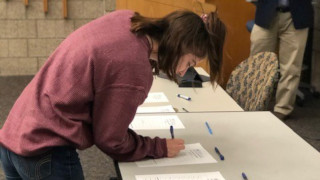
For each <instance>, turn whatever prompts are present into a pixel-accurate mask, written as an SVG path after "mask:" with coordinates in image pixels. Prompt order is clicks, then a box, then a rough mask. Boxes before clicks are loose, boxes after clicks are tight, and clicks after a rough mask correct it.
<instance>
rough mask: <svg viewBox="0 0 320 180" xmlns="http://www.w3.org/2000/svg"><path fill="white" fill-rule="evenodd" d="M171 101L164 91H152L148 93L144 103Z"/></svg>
mask: <svg viewBox="0 0 320 180" xmlns="http://www.w3.org/2000/svg"><path fill="white" fill-rule="evenodd" d="M155 102H169V100H168V98H167V96H166V95H165V94H164V93H163V92H152V93H149V94H148V97H147V99H146V100H145V101H144V103H155Z"/></svg>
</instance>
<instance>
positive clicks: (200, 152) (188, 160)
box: [136, 143, 217, 167]
mask: <svg viewBox="0 0 320 180" xmlns="http://www.w3.org/2000/svg"><path fill="white" fill-rule="evenodd" d="M185 147H186V148H185V149H184V150H182V151H180V153H179V155H178V156H176V157H173V158H161V159H147V160H142V161H137V162H136V164H137V166H139V167H159V166H176V165H186V164H205V163H217V161H216V160H215V159H214V158H213V157H212V156H211V155H210V154H209V153H208V151H206V150H205V149H204V148H203V147H202V146H201V144H200V143H195V144H186V145H185Z"/></svg>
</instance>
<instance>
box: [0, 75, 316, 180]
mask: <svg viewBox="0 0 320 180" xmlns="http://www.w3.org/2000/svg"><path fill="white" fill-rule="evenodd" d="M31 79H32V76H17V77H15V76H13V77H0V127H2V125H3V123H4V121H5V119H6V116H7V115H8V112H9V111H10V108H11V107H12V105H13V103H14V102H15V100H16V99H17V97H18V96H19V94H20V93H21V91H22V90H23V88H24V87H25V86H26V85H27V84H28V83H29V82H30V80H31ZM304 92H305V93H306V99H305V101H304V103H303V106H302V107H300V106H296V108H295V110H294V112H293V113H292V116H291V117H290V118H289V119H288V120H287V121H285V123H286V124H287V125H288V126H289V127H290V128H291V129H292V130H293V131H295V132H296V133H297V134H298V135H300V136H301V137H302V138H303V139H305V140H306V141H307V142H308V143H309V144H310V145H311V146H313V147H314V148H315V149H317V150H318V151H320V98H315V97H314V96H313V95H312V94H311V93H308V92H307V91H304ZM79 155H80V159H81V164H82V166H83V171H84V175H85V179H87V180H96V179H109V178H110V177H114V176H115V174H116V173H115V169H114V166H113V161H112V159H110V158H109V157H108V156H107V155H105V154H103V153H102V152H101V151H99V150H98V148H97V147H95V146H93V147H91V148H89V149H86V150H84V151H79ZM0 179H4V174H3V171H2V169H0Z"/></svg>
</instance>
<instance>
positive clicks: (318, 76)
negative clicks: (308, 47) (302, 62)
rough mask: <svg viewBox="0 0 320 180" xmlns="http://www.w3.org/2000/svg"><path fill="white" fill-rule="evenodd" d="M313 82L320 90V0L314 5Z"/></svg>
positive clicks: (319, 90)
mask: <svg viewBox="0 0 320 180" xmlns="http://www.w3.org/2000/svg"><path fill="white" fill-rule="evenodd" d="M311 73H312V74H311V84H312V85H313V86H314V87H315V89H316V91H318V92H320V0H318V1H317V3H316V4H315V5H314V27H313V53H312V69H311Z"/></svg>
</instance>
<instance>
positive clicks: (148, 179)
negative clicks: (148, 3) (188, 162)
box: [135, 172, 225, 180]
mask: <svg viewBox="0 0 320 180" xmlns="http://www.w3.org/2000/svg"><path fill="white" fill-rule="evenodd" d="M135 177H136V180H182V179H185V180H186V179H187V180H225V179H224V178H223V176H222V175H221V173H220V172H201V173H183V174H152V175H136V176H135Z"/></svg>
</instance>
